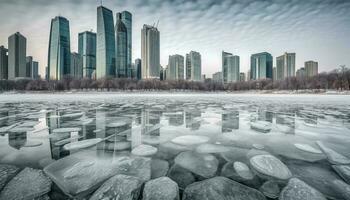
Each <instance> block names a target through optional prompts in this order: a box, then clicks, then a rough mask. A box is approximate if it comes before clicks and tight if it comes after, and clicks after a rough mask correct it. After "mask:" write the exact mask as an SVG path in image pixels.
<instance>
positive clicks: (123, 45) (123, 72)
mask: <svg viewBox="0 0 350 200" xmlns="http://www.w3.org/2000/svg"><path fill="white" fill-rule="evenodd" d="M127 36H128V33H127V29H126V26H125V24H124V23H123V21H122V14H121V13H117V22H116V25H115V47H116V49H115V51H116V67H117V69H116V75H117V77H119V78H127V77H131V65H128V62H127V61H128V46H127V45H128V43H127V42H128V37H127Z"/></svg>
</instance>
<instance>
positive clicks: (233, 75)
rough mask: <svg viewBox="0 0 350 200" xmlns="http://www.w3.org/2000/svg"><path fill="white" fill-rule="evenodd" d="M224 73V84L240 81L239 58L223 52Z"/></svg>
mask: <svg viewBox="0 0 350 200" xmlns="http://www.w3.org/2000/svg"><path fill="white" fill-rule="evenodd" d="M222 72H223V73H222V76H223V81H224V83H232V82H237V81H239V56H235V55H233V54H231V53H227V52H224V51H223V52H222Z"/></svg>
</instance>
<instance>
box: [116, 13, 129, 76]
mask: <svg viewBox="0 0 350 200" xmlns="http://www.w3.org/2000/svg"><path fill="white" fill-rule="evenodd" d="M117 19H118V18H117ZM121 20H122V22H123V24H124V25H125V27H126V33H127V44H126V45H127V52H126V57H127V59H126V65H127V74H128V75H127V76H128V77H129V78H130V77H132V74H131V68H132V67H131V65H132V14H131V13H130V12H128V11H123V12H121Z"/></svg>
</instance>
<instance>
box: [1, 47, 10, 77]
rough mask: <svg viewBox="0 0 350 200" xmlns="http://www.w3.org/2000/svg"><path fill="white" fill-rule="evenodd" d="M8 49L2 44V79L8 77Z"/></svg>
mask: <svg viewBox="0 0 350 200" xmlns="http://www.w3.org/2000/svg"><path fill="white" fill-rule="evenodd" d="M7 52H8V50H7V49H6V48H5V47H4V46H0V80H4V79H7V75H8V55H7Z"/></svg>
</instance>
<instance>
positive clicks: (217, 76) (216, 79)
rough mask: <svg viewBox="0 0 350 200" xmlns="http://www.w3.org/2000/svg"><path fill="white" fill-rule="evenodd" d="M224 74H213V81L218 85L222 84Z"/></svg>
mask: <svg viewBox="0 0 350 200" xmlns="http://www.w3.org/2000/svg"><path fill="white" fill-rule="evenodd" d="M222 77H223V76H222V72H216V73H214V74H213V81H214V82H217V83H222Z"/></svg>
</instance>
